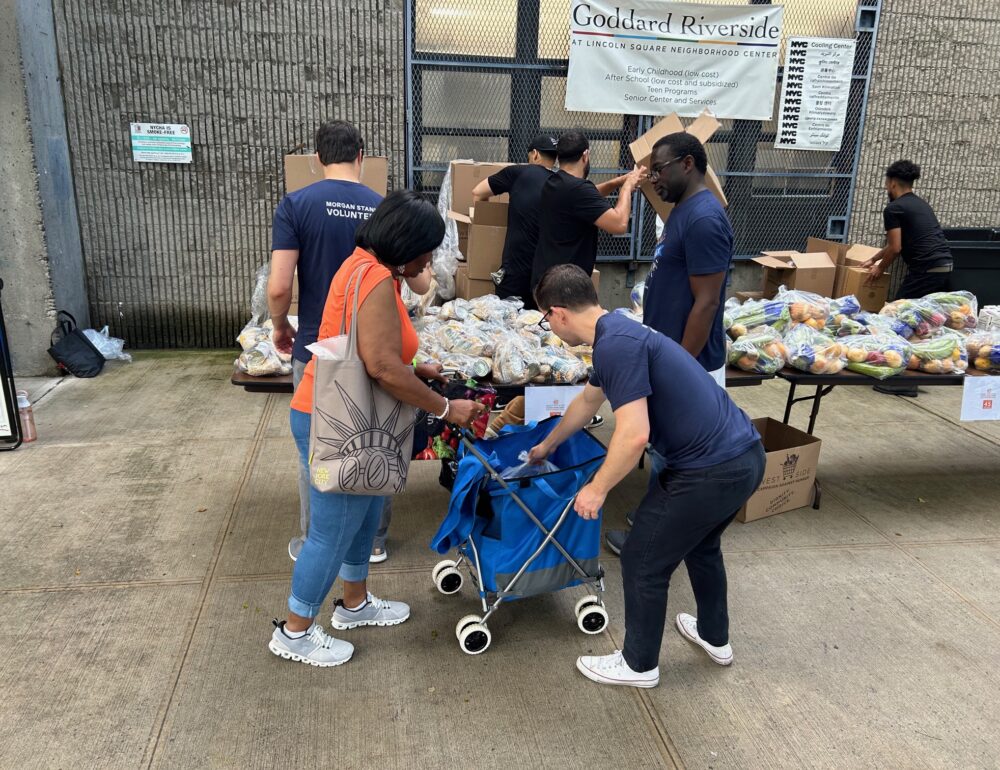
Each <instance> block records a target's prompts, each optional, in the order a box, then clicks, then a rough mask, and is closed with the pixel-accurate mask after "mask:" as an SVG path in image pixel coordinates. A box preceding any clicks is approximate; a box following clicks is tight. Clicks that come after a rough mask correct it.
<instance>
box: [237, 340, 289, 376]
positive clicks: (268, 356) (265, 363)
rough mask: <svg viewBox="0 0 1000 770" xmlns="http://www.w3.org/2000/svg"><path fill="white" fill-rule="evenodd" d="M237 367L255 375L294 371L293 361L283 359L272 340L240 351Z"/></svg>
mask: <svg viewBox="0 0 1000 770" xmlns="http://www.w3.org/2000/svg"><path fill="white" fill-rule="evenodd" d="M236 367H237V368H238V369H239V370H240V371H241V372H246V373H247V374H249V375H251V376H253V377H266V376H269V375H276V374H291V373H292V365H291V363H288V362H285V361H282V360H281V356H279V355H278V351H277V350H275V349H274V345H272V344H271V343H270V341H265V342H258V343H257V344H256V345H254V346H253V347H252V348H250V349H249V350H244V351H243V352H242V353H240V357H239V358H237V359H236Z"/></svg>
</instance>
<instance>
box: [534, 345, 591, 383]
mask: <svg viewBox="0 0 1000 770" xmlns="http://www.w3.org/2000/svg"><path fill="white" fill-rule="evenodd" d="M533 354H534V359H533V362H534V363H535V364H536V365H537V372H538V373H537V374H536V375H535V376H533V377H532V382H538V383H541V382H551V383H554V384H556V385H575V384H576V383H578V382H579V381H580V380H582V379H584V378H585V377H586V376H587V371H588V367H587V365H586V364H585V363H584V362H583V361H581V360H580V359H579V358H577V357H576V356H574V355H573V354H572V353H570V352H569V351H568V350H566V348H563V347H558V348H557V347H551V346H544V347H541V348H539V349H538V350H536V351H533Z"/></svg>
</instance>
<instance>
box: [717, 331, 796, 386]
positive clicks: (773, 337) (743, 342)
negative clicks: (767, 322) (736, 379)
mask: <svg viewBox="0 0 1000 770" xmlns="http://www.w3.org/2000/svg"><path fill="white" fill-rule="evenodd" d="M787 354H788V351H787V350H786V349H785V343H784V341H783V340H782V339H781V335H780V334H779V333H778V332H777V330H775V329H773V328H772V327H770V326H759V327H757V328H755V329H752V330H751V331H749V332H747V333H746V334H744V335H742V336H740V337H738V338H737V339H736V340H735V341H734V342H733V344H732V347H730V349H729V363H730V364H731V365H733V366H735V367H737V368H739V369H742V370H743V371H745V372H757V373H758V374H774V373H775V372H777V371H778V370H779V369H781V368H782V367H784V365H785V360H786V357H787Z"/></svg>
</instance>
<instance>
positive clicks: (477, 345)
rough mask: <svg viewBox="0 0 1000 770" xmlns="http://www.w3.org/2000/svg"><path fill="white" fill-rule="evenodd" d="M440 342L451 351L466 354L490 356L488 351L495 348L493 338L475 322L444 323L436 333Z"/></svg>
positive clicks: (443, 347)
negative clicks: (474, 323)
mask: <svg viewBox="0 0 1000 770" xmlns="http://www.w3.org/2000/svg"><path fill="white" fill-rule="evenodd" d="M436 337H437V341H438V344H440V345H441V348H442V349H443V350H447V351H448V352H449V353H461V354H463V355H466V356H481V357H488V352H487V351H492V350H493V346H494V343H493V338H492V337H490V336H488V335H486V334H484V333H483V332H481V331H480V330H479V329H478V328H476V327H475V326H474V325H473V324H463V323H460V322H458V321H449V322H448V323H446V324H443V325H442V326H441V327H440V328H439V329H438V330H437V333H436Z"/></svg>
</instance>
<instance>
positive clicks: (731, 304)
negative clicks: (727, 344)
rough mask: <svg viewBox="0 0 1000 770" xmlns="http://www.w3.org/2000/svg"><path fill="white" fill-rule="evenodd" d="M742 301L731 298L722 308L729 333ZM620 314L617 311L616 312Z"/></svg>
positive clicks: (724, 322)
mask: <svg viewBox="0 0 1000 770" xmlns="http://www.w3.org/2000/svg"><path fill="white" fill-rule="evenodd" d="M740 304H741V303H740V301H739V299H737V298H736V297H730V298H729V299H727V300H726V304H725V305H723V306H722V328H723V329H725V330H726V331H729V327H730V326H732V325H733V316H734V315H735V314H736V313H737V312H739V309H740ZM615 312H616V313H617V312H618V311H617V310H616V311H615Z"/></svg>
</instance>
